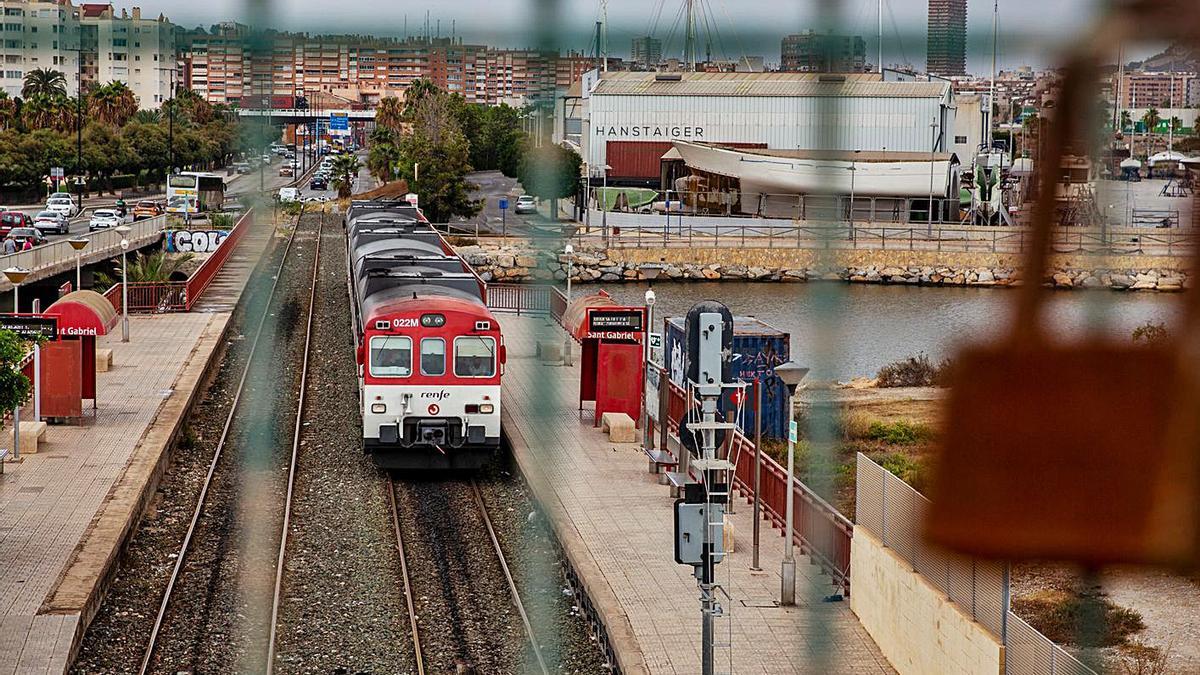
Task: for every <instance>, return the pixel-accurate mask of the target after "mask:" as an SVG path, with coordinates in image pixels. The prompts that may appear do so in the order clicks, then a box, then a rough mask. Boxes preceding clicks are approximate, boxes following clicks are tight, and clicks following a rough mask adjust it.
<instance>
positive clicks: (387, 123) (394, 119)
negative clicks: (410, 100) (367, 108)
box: [375, 96, 404, 135]
mask: <svg viewBox="0 0 1200 675" xmlns="http://www.w3.org/2000/svg"><path fill="white" fill-rule="evenodd" d="M403 125H404V101H403V100H401V99H399V98H396V97H395V96H389V97H387V98H383V99H380V101H379V105H377V106H375V126H376V128H377V129H387V130H389V131H391V132H392V133H394V134H397V135H398V134H399V133H400V130H401V128H403Z"/></svg>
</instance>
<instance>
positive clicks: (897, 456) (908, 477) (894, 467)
mask: <svg viewBox="0 0 1200 675" xmlns="http://www.w3.org/2000/svg"><path fill="white" fill-rule="evenodd" d="M871 461H873V462H875V463H876V464H878V465H879V466H882V467H883V468H884V469H886V470H887V471H888V472H889V473H891V474H892V475H893V476H895V477H896V478H899V479H900V480H902V481H904V482H905V483H908V484H909V485H910V486H911V487H912V488H913V489H915V490H918V491H919V490H921V489H922V488H923V487H924V484H925V475H926V474H925V465H924V464H923V463H921V461H920V460H918V459H916V458H914V457H911V456H909V455H906V454H904V453H902V452H887V453H882V454H875V455H873V456H871Z"/></svg>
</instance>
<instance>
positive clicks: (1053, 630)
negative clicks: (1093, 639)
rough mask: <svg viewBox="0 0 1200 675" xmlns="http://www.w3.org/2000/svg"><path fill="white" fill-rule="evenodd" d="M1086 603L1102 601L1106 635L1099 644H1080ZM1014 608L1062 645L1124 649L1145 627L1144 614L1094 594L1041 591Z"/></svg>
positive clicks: (1015, 602) (1020, 600)
mask: <svg viewBox="0 0 1200 675" xmlns="http://www.w3.org/2000/svg"><path fill="white" fill-rule="evenodd" d="M1085 602H1099V603H1100V604H1101V607H1102V609H1103V611H1104V633H1103V635H1101V636H1100V644H1099V645H1082V644H1081V642H1083V641H1082V640H1080V636H1081V635H1082V631H1081V629H1082V628H1083V626H1082V625H1081V623H1082V622H1081V619H1082V617H1083V615H1084V609H1085V608H1084V603H1085ZM1012 609H1013V612H1015V613H1017V614H1018V615H1019V616H1020V617H1021V618H1023V619H1025V620H1026V621H1028V622H1029V625H1031V626H1033V627H1034V628H1036V629H1038V630H1039V631H1041V632H1042V634H1043V635H1045V636H1046V637H1047V638H1049V639H1051V640H1053V641H1054V642H1057V643H1059V644H1062V645H1070V646H1099V647H1116V646H1121V645H1125V644H1126V642H1127V641H1128V639H1129V636H1130V635H1132V634H1134V633H1137V632H1139V631H1142V630H1145V628H1146V624H1145V622H1144V621H1142V615H1141V614H1139V613H1137V612H1136V611H1134V610H1132V609H1128V608H1125V607H1119V606H1117V605H1116V604H1114V603H1113V602H1112V601H1111V600H1109V599H1108V598H1104V597H1101V596H1100V595H1098V594H1095V593H1089V594H1086V595H1085V594H1081V593H1077V592H1069V591H1065V590H1061V589H1056V590H1046V591H1038V592H1037V593H1031V594H1029V595H1027V596H1025V597H1023V598H1017V599H1014V600H1013V601H1012ZM1135 672H1138V671H1135Z"/></svg>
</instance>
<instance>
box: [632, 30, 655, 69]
mask: <svg viewBox="0 0 1200 675" xmlns="http://www.w3.org/2000/svg"><path fill="white" fill-rule="evenodd" d="M630 60H631V61H633V65H634V66H635V67H638V68H653V67H654V66H657V65H658V63H659V62H660V61H662V40H659V39H658V38H655V37H650V36H649V35H644V36H642V37H635V38H633V48H632V49H631V50H630Z"/></svg>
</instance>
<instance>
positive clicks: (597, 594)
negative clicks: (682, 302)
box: [500, 315, 895, 675]
mask: <svg viewBox="0 0 1200 675" xmlns="http://www.w3.org/2000/svg"><path fill="white" fill-rule="evenodd" d="M500 321H501V324H502V326H503V329H504V336H505V344H506V345H507V351H508V362H507V366H506V373H505V378H504V398H503V401H504V409H505V411H506V412H505V414H504V425H505V434H506V436H507V437H508V439H509V443H510V445H511V446H512V449H513V454H514V456H515V457H516V460H517V462H518V464H519V465H520V468H521V470H522V472H523V473H524V474H525V476H526V478H527V480H529V482H530V484H531V487H532V489H533V490H534V492H535V493H536V495H537V497H538V500H539V502H540V503H541V504H542V506H543V508H545V509H546V511H547V516H548V517H549V519H550V521H551V522H552V523H553V525H554V528H555V534H556V535H557V536H558V538H559V540H560V542H561V544H562V546H563V548H564V551H565V553H566V555H567V557H568V559H569V560H570V561H571V563H572V566H573V567H575V569H576V572H577V574H578V575H579V577H580V579H581V583H582V584H583V586H584V589H585V591H586V592H587V594H588V596H589V598H590V599H591V601H592V603H593V605H595V607H596V609H597V613H598V614H599V615H600V616H601V617H602V619H603V621H604V623H605V627H606V630H607V632H608V636H609V642H610V644H611V645H612V646H613V649H614V651H615V652H616V653H617V656H618V659H617V660H618V664H617V665H618V666H619V667H620V669H621V671H622V672H625V673H652V674H656V675H657V674H660V673H661V674H667V673H671V674H676V673H677V674H681V675H682V674H685V673H686V674H688V675H691V674H694V673H699V672H701V634H700V628H701V615H700V603H699V589H698V587H697V584H696V580H695V578H694V577H693V576H692V568H691V567H687V566H683V565H679V564H677V563H676V562H675V560H674V548H673V547H674V516H673V503H674V500H673V499H672V498H671V496H670V489H669V487H668V486H665V485H660V484H659V483H658V480H657V476H656V475H654V474H651V473H649V472H648V471H647V467H648V458H647V456H646V454H645V453H644V452H643V451H642V449H641V445H640V442H639V443H612V442H610V441H609V439H608V438H607V437H606V436H605V435H604V434H603V433H602V432H601V430H600V429H599V428H594V427H593V426H592V421H593V409H592V408H591V405H590V404H588V406H587V407H586V408H585V409H584V411H583V414H582V416H581V415H580V411H579V405H578V403H577V398H578V392H579V376H580V370H579V367H578V365H575V366H562V365H549V364H544V363H542V362H541V361H540V360H539V359H538V358H537V356H536V352H537V350H536V345H537V343H538V341H539V340H547V339H551V340H559V341H561V340H562V339H563V333H562V330H561V328H559V327H558V325H557V324H555V323H553V322H552V321H551V320H549V319H546V318H537V317H520V316H512V315H502V316H501V318H500ZM577 361H578V360H577V359H576V363H577ZM638 437H639V439H640V432H639V436H638ZM735 506H736V512H735V514H734V515H732V516H730V519H731V521H732V523H733V528H734V552H733V553H732V554H730V555H728V556H727V557H726V558H725V560H724V562H722V563H721V564H720V565H718V567H717V577H718V582H719V583H720V584H721V585H722V586H723V587H724V588H725V590H726V591H727V592H728V593H729V595H730V596H731V599H729V600H723V604H724V606H725V608H726V610H727V616H726V617H724V618H719V619H717V620H716V621H715V633H716V640H715V641H716V642H718V643H727V644H729V645H731V646H730V647H729V648H719V649H717V650H716V655H717V658H716V661H715V663H716V668H715V670H716V672H720V673H726V672H734V673H880V674H883V673H893V672H895V671H894V670H893V669H892V667H891V666H890V665H889V664H888V662H887V659H886V658H885V657H884V656H883V654H882V653H881V652H880V650H879V648H878V647H877V646H876V645H875V643H874V642H873V641H872V640H871V637H870V636H869V635H868V634H867V632H866V630H865V629H864V628H863V627H862V625H861V624H860V623H859V622H858V619H857V618H856V617H855V616H854V614H853V613H851V611H850V603H849V602H826V601H825V596H828V595H830V594H832V593H833V587H832V583H831V582H830V579H829V578H828V577H827V576H824V575H823V574H822V573H821V571H820V567H818V566H815V565H812V564H808V563H809V561H808V559H807V558H806V557H804V556H800V555H799V554H798V553H797V565H796V586H797V588H796V603H797V604H796V606H794V607H786V608H785V607H780V606H778V604H777V602H776V601H777V600H778V599H779V589H780V575H779V567H780V561H781V560H782V558H783V550H784V546H783V544H784V540H783V537H782V536H781V534H780V532H779V531H778V530H775V529H772V528H771V526H770V524H769V523H768V522H763V524H762V527H761V543H760V554H761V555H760V564H761V567H762V568H763V569H762V571H751V570H750V565H751V542H752V538H751V532H752V527H753V520H752V518H753V516H752V513H751V508H750V507H749V506H748V505H746V504H745V502H744V501H743V500H740V499H739V500H738V502H737V504H736V505H735Z"/></svg>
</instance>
